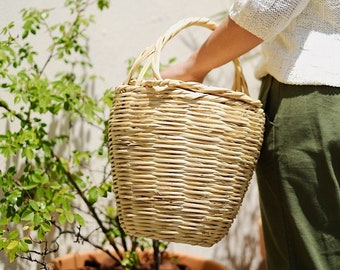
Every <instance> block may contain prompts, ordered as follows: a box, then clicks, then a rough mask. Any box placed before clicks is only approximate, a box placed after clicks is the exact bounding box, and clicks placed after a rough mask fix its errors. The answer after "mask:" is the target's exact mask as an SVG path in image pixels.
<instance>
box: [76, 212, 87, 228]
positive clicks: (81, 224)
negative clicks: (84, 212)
mask: <svg viewBox="0 0 340 270" xmlns="http://www.w3.org/2000/svg"><path fill="white" fill-rule="evenodd" d="M74 217H75V218H76V221H77V222H78V224H79V225H80V226H83V227H84V226H85V220H84V218H83V217H82V216H81V215H79V214H74Z"/></svg>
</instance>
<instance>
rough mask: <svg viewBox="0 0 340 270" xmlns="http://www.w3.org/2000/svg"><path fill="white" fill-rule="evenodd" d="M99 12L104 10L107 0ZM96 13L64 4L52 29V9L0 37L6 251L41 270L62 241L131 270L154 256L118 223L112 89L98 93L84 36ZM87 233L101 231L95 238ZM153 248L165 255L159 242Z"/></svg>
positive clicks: (77, 1) (1, 220)
mask: <svg viewBox="0 0 340 270" xmlns="http://www.w3.org/2000/svg"><path fill="white" fill-rule="evenodd" d="M96 4H97V7H98V8H99V9H100V10H103V9H105V8H108V7H109V0H97V1H96ZM90 5H91V1H89V0H65V12H68V18H69V19H68V20H67V21H62V22H58V23H54V24H51V21H50V20H49V19H50V15H51V14H52V13H53V9H44V10H41V9H40V10H39V9H35V8H29V9H23V10H22V12H21V15H22V22H23V24H22V27H21V28H20V29H19V28H18V25H16V24H15V23H14V22H11V23H9V24H8V25H7V26H5V27H3V28H2V29H1V30H0V31H1V35H0V38H1V39H0V78H1V81H0V87H1V90H0V91H1V95H0V113H1V119H0V121H1V122H0V124H1V125H3V126H4V125H6V129H2V130H1V134H0V160H3V162H1V164H0V251H1V252H5V253H6V254H7V255H8V257H9V259H10V261H14V260H16V259H17V258H21V259H24V260H28V261H30V262H36V263H38V264H39V265H40V267H41V269H47V259H46V258H47V256H48V255H49V254H50V253H53V252H56V251H58V248H59V240H60V238H61V236H63V235H65V234H69V235H72V236H73V238H74V241H75V242H78V243H82V242H88V243H90V244H91V245H92V246H94V247H96V248H99V249H102V250H104V251H105V252H107V253H108V254H110V256H112V257H113V258H114V260H116V261H117V263H118V264H121V265H124V266H125V268H126V269H134V268H135V267H136V264H137V263H138V259H136V250H137V248H141V249H143V248H145V247H147V248H150V247H151V243H150V241H148V240H146V239H141V238H135V237H128V236H126V235H125V234H124V232H123V230H122V229H121V227H120V225H119V220H118V219H117V216H116V212H115V207H114V198H113V193H112V183H111V178H110V169H109V168H110V166H109V163H108V153H107V146H106V143H107V133H106V130H107V120H106V119H107V116H108V114H107V113H108V110H109V108H110V106H111V103H112V99H113V96H112V90H110V89H108V90H106V91H102V92H101V93H98V90H97V89H96V93H93V92H94V91H92V90H93V88H94V86H95V82H96V80H98V79H99V78H98V77H97V76H95V75H92V74H91V72H92V62H91V59H90V57H89V48H88V46H87V44H88V39H89V37H88V36H87V35H86V31H85V30H86V28H87V27H88V26H89V25H91V24H93V23H94V17H93V16H92V15H88V9H89V6H90ZM17 32H19V34H16V33H17ZM44 33H47V38H48V39H49V44H50V45H49V47H48V48H47V50H46V51H47V56H46V59H45V61H43V62H41V59H43V57H44V54H43V53H46V51H44V50H43V49H42V48H40V47H39V46H36V45H34V44H36V43H34V42H35V41H36V40H37V39H39V38H41V36H42V35H44ZM52 67H53V69H52ZM51 70H53V71H51ZM88 137H89V138H88ZM98 137H101V139H100V140H98ZM94 138H95V139H97V144H96V145H95V146H94V147H92V148H91V147H89V145H90V144H89V143H88V140H91V139H92V140H93V139H94ZM79 140H83V141H82V143H80V142H79ZM98 163H100V165H98ZM98 168H100V169H98ZM89 223H92V224H95V226H94V227H93V228H92V229H91V228H90V229H88V224H89ZM98 234H99V237H98ZM94 235H95V237H93V236H94ZM98 239H100V240H98ZM153 247H154V248H155V250H158V249H159V247H160V248H161V249H164V248H166V247H165V246H164V243H158V242H156V241H154V242H153ZM112 249H113V250H114V251H115V253H116V254H117V255H113V253H112V252H110V250H112ZM122 249H123V250H125V251H127V250H128V251H129V252H126V255H127V256H125V257H124V255H123V253H122V252H121V250H122Z"/></svg>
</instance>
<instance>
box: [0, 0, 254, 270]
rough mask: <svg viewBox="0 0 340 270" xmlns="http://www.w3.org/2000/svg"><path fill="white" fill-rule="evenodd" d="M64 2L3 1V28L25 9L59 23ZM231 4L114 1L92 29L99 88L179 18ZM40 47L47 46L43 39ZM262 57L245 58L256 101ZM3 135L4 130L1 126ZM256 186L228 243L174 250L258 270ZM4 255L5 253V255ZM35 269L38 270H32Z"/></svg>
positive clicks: (223, 79) (221, 79)
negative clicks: (46, 10) (41, 11)
mask: <svg viewBox="0 0 340 270" xmlns="http://www.w3.org/2000/svg"><path fill="white" fill-rule="evenodd" d="M62 3H63V1H62V0H1V1H0V28H2V26H4V25H5V24H7V23H8V22H9V21H16V20H18V19H19V18H20V13H19V12H20V10H21V9H22V8H23V7H29V6H40V7H56V11H55V14H56V15H55V18H53V19H55V20H58V19H60V16H63V13H62ZM231 3H232V0H210V1H206V0H184V1H183V0H171V1H160V0H112V1H111V7H110V9H109V10H106V11H104V12H100V13H99V12H97V11H96V10H95V8H93V13H95V14H96V24H95V25H93V26H91V27H90V28H89V29H88V33H89V35H90V37H91V42H90V44H89V46H90V50H91V54H92V59H93V63H94V71H95V73H96V74H100V75H101V76H102V77H103V78H104V80H103V81H102V82H100V83H99V84H98V85H97V89H101V90H100V91H102V90H103V89H106V88H110V87H114V86H115V85H118V84H120V83H121V82H122V81H123V80H124V79H125V76H126V67H127V59H128V58H131V57H136V56H137V55H138V54H139V53H140V52H141V50H142V49H144V48H145V47H146V46H149V45H150V44H151V43H153V42H154V41H155V40H156V39H157V38H158V37H159V35H160V34H161V33H163V32H164V31H165V30H166V29H167V28H168V27H169V26H170V25H172V24H173V23H175V22H177V21H178V20H180V19H183V18H186V17H193V16H205V17H206V16H209V17H210V16H213V15H215V14H217V13H219V12H221V11H225V10H226V9H227V8H228V7H229V6H230V5H231ZM207 35H208V32H207V31H205V32H204V31H202V32H196V30H195V31H193V32H192V33H191V32H190V33H187V34H183V35H181V36H180V37H178V39H176V40H175V41H173V42H172V43H171V44H169V45H168V46H167V48H166V49H165V50H164V58H165V59H167V57H172V56H175V57H177V58H178V59H181V58H184V57H185V56H186V55H187V54H188V53H189V52H190V51H191V50H192V49H193V48H195V47H197V46H198V45H199V44H200V43H201V42H202V41H203V40H204V38H205V37H206V36H207ZM40 42H44V41H43V40H42V41H40ZM257 59H258V57H257V56H256V54H255V53H254V52H253V53H251V54H249V55H247V57H245V58H242V60H243V61H242V62H243V66H244V69H245V73H246V77H247V79H248V84H249V86H250V90H251V95H252V96H254V97H256V96H257V92H258V86H259V82H258V81H257V80H255V79H254V77H253V69H254V66H255V65H256V62H257ZM230 71H231V68H230V67H226V68H221V69H220V70H218V71H216V72H213V74H212V76H210V77H209V78H208V80H207V81H208V82H209V83H211V84H215V85H225V84H228V83H229V82H228V80H229V81H230V80H231V78H232V73H231V72H230ZM0 125H2V126H1V127H0V130H3V129H4V128H5V127H4V126H3V123H2V122H0ZM257 197H258V194H257V187H256V182H255V179H254V180H253V182H252V184H251V186H250V188H249V191H248V193H247V196H246V198H245V201H244V204H243V206H242V208H241V211H240V214H239V216H238V218H237V220H236V221H235V222H234V224H233V226H232V229H231V231H230V234H229V236H228V238H226V239H224V240H223V241H222V242H221V243H219V244H217V245H215V246H214V247H212V248H200V247H193V246H187V245H179V244H173V245H171V246H170V249H171V250H175V249H176V250H181V251H185V252H189V253H195V254H198V255H202V256H205V257H210V258H213V259H216V260H218V261H220V262H222V263H224V264H225V265H227V266H229V268H230V269H257V268H258V265H259V262H260V256H259V250H258V248H257V241H258V227H257V219H258V217H259V210H258V201H257ZM0 254H1V253H0ZM0 269H6V270H17V269H28V268H27V267H23V268H20V267H19V266H18V265H16V264H7V260H6V258H4V257H1V256H0ZM33 269H34V268H33Z"/></svg>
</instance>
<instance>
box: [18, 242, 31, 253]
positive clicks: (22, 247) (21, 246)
mask: <svg viewBox="0 0 340 270" xmlns="http://www.w3.org/2000/svg"><path fill="white" fill-rule="evenodd" d="M19 249H20V250H21V251H22V252H28V251H29V248H28V245H27V243H26V242H25V241H22V240H21V241H19Z"/></svg>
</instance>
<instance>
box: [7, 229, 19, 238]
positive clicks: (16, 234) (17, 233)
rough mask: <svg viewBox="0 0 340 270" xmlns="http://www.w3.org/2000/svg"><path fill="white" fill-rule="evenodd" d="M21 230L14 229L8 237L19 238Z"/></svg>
mask: <svg viewBox="0 0 340 270" xmlns="http://www.w3.org/2000/svg"><path fill="white" fill-rule="evenodd" d="M18 236H19V232H18V231H17V230H13V231H11V232H10V233H9V234H8V239H11V240H14V239H16V238H18Z"/></svg>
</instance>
